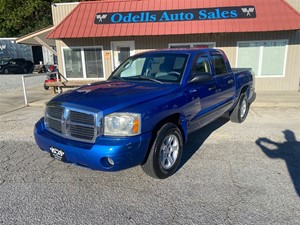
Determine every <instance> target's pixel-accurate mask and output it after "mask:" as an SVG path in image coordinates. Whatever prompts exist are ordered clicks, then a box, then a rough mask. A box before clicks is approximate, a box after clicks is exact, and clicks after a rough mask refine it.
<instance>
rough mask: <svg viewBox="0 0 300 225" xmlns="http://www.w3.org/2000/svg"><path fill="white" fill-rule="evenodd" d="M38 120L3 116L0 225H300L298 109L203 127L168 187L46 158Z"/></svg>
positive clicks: (25, 112) (33, 110)
mask: <svg viewBox="0 0 300 225" xmlns="http://www.w3.org/2000/svg"><path fill="white" fill-rule="evenodd" d="M42 114H43V108H42V107H27V108H23V109H21V110H17V111H14V112H11V113H8V114H5V115H0V153H1V157H0V224H184V225H186V224H243V225H245V224H272V225H274V224H300V147H299V145H300V142H299V139H300V119H299V115H300V108H253V109H252V110H251V111H250V114H249V117H248V118H247V120H246V121H245V123H243V124H233V123H231V122H228V121H226V120H218V121H216V122H214V123H213V124H211V125H209V126H206V127H204V128H203V129H201V130H200V131H198V132H196V133H194V134H192V135H191V136H190V140H189V143H188V144H187V145H186V146H185V154H184V157H183V162H182V167H181V168H180V169H179V171H178V172H177V173H176V174H175V175H173V176H172V177H170V178H168V179H166V180H155V179H152V178H150V177H148V176H146V175H145V174H144V173H143V172H142V170H141V169H140V167H135V168H132V169H129V170H125V171H121V172H116V173H105V172H99V171H91V170H87V169H84V168H80V167H75V166H72V165H68V164H64V163H61V162H59V161H56V160H53V159H51V158H50V156H49V155H48V154H46V153H45V152H42V151H40V150H39V149H38V147H37V146H36V144H35V142H34V138H33V134H32V133H33V126H34V123H35V122H36V121H37V120H38V119H39V118H40V117H41V116H42ZM296 139H297V140H296ZM268 149H269V150H268ZM270 149H271V150H270Z"/></svg>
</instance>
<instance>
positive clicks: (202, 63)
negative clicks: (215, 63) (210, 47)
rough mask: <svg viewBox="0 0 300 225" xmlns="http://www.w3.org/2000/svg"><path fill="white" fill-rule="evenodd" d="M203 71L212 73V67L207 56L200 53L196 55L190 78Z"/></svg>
mask: <svg viewBox="0 0 300 225" xmlns="http://www.w3.org/2000/svg"><path fill="white" fill-rule="evenodd" d="M201 73H202V74H204V73H206V74H211V67H210V63H209V59H208V57H207V56H201V55H200V56H197V57H196V60H195V61H194V65H193V68H192V73H191V75H190V77H189V80H191V79H193V77H194V76H195V75H196V74H201Z"/></svg>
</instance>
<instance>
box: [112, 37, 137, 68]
mask: <svg viewBox="0 0 300 225" xmlns="http://www.w3.org/2000/svg"><path fill="white" fill-rule="evenodd" d="M111 49H112V52H113V57H112V58H113V63H112V64H113V68H112V69H113V70H115V69H116V68H117V67H118V66H119V65H120V64H121V63H122V62H124V61H125V59H127V58H128V57H129V56H132V55H134V41H112V42H111Z"/></svg>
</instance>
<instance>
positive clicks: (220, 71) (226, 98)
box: [211, 52, 235, 107]
mask: <svg viewBox="0 0 300 225" xmlns="http://www.w3.org/2000/svg"><path fill="white" fill-rule="evenodd" d="M211 59H212V64H213V67H214V69H215V79H216V84H217V92H218V95H217V99H218V104H219V106H220V107H223V106H224V107H226V105H227V104H229V103H231V101H232V100H233V97H234V94H235V93H234V92H235V88H234V87H235V82H234V75H233V73H232V72H231V70H230V68H229V66H228V65H227V64H226V62H225V60H224V57H223V55H222V54H221V53H219V52H212V53H211Z"/></svg>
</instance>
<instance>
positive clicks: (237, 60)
mask: <svg viewBox="0 0 300 225" xmlns="http://www.w3.org/2000/svg"><path fill="white" fill-rule="evenodd" d="M264 42H285V43H286V44H285V52H284V62H283V74H281V75H262V74H261V72H262V65H263V53H264V48H265V47H264V46H263V44H262V43H264ZM243 43H249V44H251V43H260V45H259V61H258V74H256V73H255V77H256V78H282V77H285V76H286V65H287V57H288V47H289V40H288V39H274V40H257V41H256V40H251V41H238V42H237V46H236V48H237V51H236V62H235V67H238V62H239V50H240V48H239V44H243Z"/></svg>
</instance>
